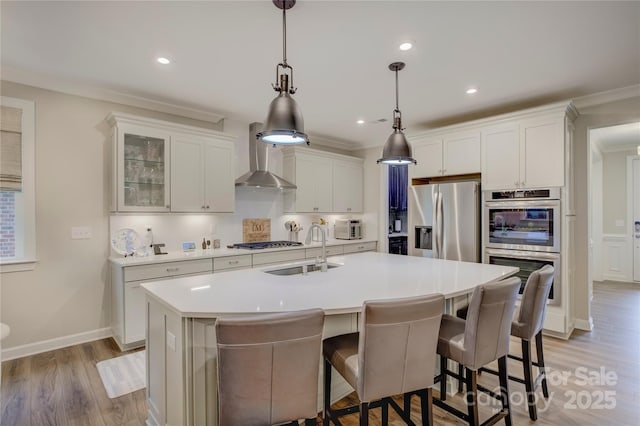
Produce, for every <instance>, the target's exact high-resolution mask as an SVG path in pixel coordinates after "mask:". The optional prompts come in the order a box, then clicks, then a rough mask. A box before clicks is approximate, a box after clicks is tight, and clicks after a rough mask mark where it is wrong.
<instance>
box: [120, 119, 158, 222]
mask: <svg viewBox="0 0 640 426" xmlns="http://www.w3.org/2000/svg"><path fill="white" fill-rule="evenodd" d="M113 136H114V138H116V141H115V143H114V144H113V145H114V148H115V149H116V152H115V155H114V156H113V158H116V161H117V164H116V169H117V170H116V176H117V180H116V181H115V182H113V184H114V185H116V191H112V193H113V194H114V195H113V197H114V199H112V206H111V209H112V210H113V211H123V212H127V211H131V212H134V211H135V212H168V211H170V208H171V206H170V201H169V195H170V192H169V191H170V181H169V177H170V176H169V172H170V164H169V158H170V148H169V141H170V136H169V134H168V133H167V134H165V133H163V132H162V131H161V130H159V129H153V128H145V127H142V126H135V125H130V124H127V123H118V124H117V126H116V127H115V131H114V135H113Z"/></svg>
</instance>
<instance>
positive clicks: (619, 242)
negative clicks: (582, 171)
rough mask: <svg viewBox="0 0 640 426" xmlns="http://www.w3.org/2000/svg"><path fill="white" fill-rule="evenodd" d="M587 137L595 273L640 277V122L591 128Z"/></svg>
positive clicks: (595, 275)
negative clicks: (639, 229)
mask: <svg viewBox="0 0 640 426" xmlns="http://www.w3.org/2000/svg"><path fill="white" fill-rule="evenodd" d="M589 141H590V144H591V146H590V168H589V169H590V175H589V179H590V188H589V190H590V196H589V222H590V223H589V229H590V238H591V240H590V264H591V272H592V278H593V280H594V281H625V282H631V281H640V238H638V239H636V238H635V236H636V232H635V222H636V221H639V222H640V208H637V207H636V204H640V201H638V200H640V195H638V192H639V191H640V171H636V169H640V165H638V164H640V156H639V155H638V146H639V145H640V122H635V123H627V124H621V125H615V126H608V127H602V128H596V129H590V130H589ZM636 173H638V174H636ZM639 233H640V232H639ZM636 240H638V243H636ZM636 246H638V247H637V249H636Z"/></svg>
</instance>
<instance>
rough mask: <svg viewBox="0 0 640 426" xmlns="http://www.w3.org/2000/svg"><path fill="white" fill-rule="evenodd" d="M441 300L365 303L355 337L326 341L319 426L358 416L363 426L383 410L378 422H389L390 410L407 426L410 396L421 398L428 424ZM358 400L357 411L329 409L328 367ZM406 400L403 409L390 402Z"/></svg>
mask: <svg viewBox="0 0 640 426" xmlns="http://www.w3.org/2000/svg"><path fill="white" fill-rule="evenodd" d="M443 310H444V296H442V295H441V294H436V295H429V296H420V297H411V298H402V299H388V300H379V301H368V302H365V303H364V305H363V308H362V315H361V317H360V333H350V334H345V335H341V336H335V337H331V338H328V339H325V341H324V343H323V345H322V346H323V355H324V359H325V380H324V425H329V423H330V421H333V423H335V424H338V425H339V424H340V423H339V422H338V421H337V418H338V417H339V416H341V415H344V414H350V413H354V412H357V411H359V412H360V424H361V425H367V424H368V421H369V420H368V419H369V409H370V408H375V407H381V408H382V422H383V424H386V423H387V421H388V418H387V415H388V408H389V406H391V407H392V408H393V409H394V410H395V411H396V412H397V413H398V414H399V415H400V416H401V417H402V418H403V419H404V420H405V422H407V424H413V422H411V419H410V398H411V395H412V394H417V395H419V396H420V397H421V409H422V421H423V424H432V421H433V420H432V413H431V389H430V386H432V385H433V383H434V370H435V361H436V344H437V341H438V330H439V328H440V321H441V318H442V312H443ZM332 366H333V367H334V368H335V369H336V371H337V372H338V373H339V374H340V375H341V376H342V377H344V379H345V380H346V381H347V383H349V384H350V385H351V386H352V387H353V388H354V389H355V390H356V393H357V394H358V398H359V399H360V405H359V406H353V407H348V408H345V409H341V410H334V409H331V406H330V405H331V395H330V389H331V370H332V368H331V367H332ZM399 394H405V395H406V398H405V404H404V408H401V407H400V406H399V405H398V404H397V403H396V402H395V401H394V400H393V399H392V398H391V396H393V395H399Z"/></svg>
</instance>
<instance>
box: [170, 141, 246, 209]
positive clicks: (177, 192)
mask: <svg viewBox="0 0 640 426" xmlns="http://www.w3.org/2000/svg"><path fill="white" fill-rule="evenodd" d="M171 160H172V161H171V176H172V178H171V211H172V212H187V213H219V212H233V210H234V208H235V179H234V173H233V164H234V162H235V159H234V145H233V142H230V141H227V140H221V139H218V138H213V137H209V138H201V137H195V136H189V135H181V134H180V135H176V136H175V137H174V138H173V139H172V141H171Z"/></svg>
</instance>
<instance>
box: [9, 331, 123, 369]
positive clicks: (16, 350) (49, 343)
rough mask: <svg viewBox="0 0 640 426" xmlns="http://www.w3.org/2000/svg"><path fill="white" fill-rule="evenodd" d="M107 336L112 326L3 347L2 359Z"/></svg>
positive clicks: (109, 335)
mask: <svg viewBox="0 0 640 426" xmlns="http://www.w3.org/2000/svg"><path fill="white" fill-rule="evenodd" d="M107 337H111V327H105V328H99V329H97V330H91V331H85V332H84V333H78V334H71V335H69V336H63V337H56V338H55V339H49V340H42V341H40V342H35V343H29V344H27V345H21V346H14V347H12V348H6V349H2V355H1V356H0V358H1V359H2V361H9V360H11V359H16V358H22V357H25V356H29V355H35V354H39V353H42V352H47V351H52V350H54V349H60V348H65V347H67V346H73V345H78V344H80V343H86V342H91V341H93V340H99V339H104V338H107Z"/></svg>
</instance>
